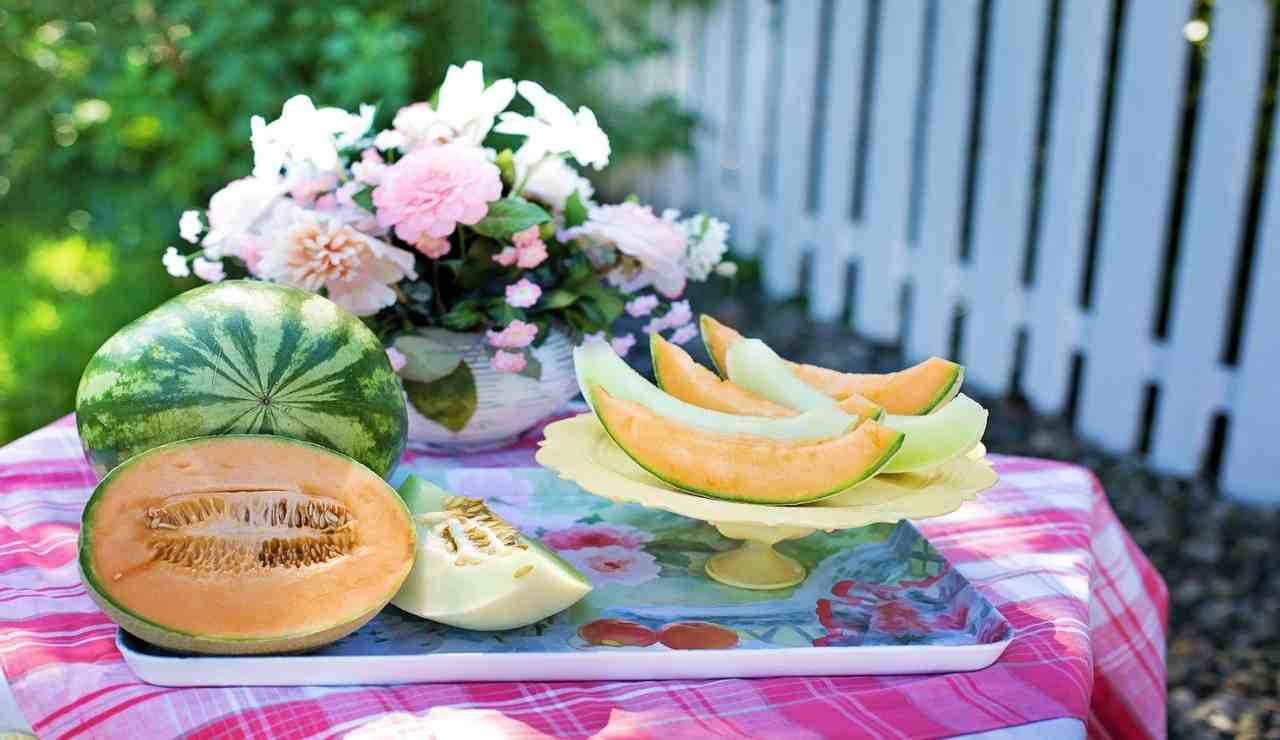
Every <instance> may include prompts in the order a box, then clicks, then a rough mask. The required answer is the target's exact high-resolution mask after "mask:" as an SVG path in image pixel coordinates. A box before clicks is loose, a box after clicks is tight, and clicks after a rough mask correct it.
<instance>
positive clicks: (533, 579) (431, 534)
mask: <svg viewBox="0 0 1280 740" xmlns="http://www.w3.org/2000/svg"><path fill="white" fill-rule="evenodd" d="M400 495H401V496H403V497H404V501H405V504H406V505H408V507H409V511H410V512H411V513H412V514H413V518H414V522H415V525H416V526H417V530H418V550H417V558H416V559H415V561H414V565H413V570H412V571H411V572H410V573H409V577H408V578H407V579H406V580H405V583H404V586H403V587H401V589H400V592H399V593H398V594H396V596H395V598H394V599H392V601H391V603H392V604H394V605H395V606H397V607H399V608H400V609H403V610H405V611H407V612H410V613H412V614H416V615H418V616H419V617H424V618H426V619H431V620H433V621H436V622H441V623H443V624H448V625H452V626H454V627H461V628H464V629H471V630H502V629H510V628H512V627H522V626H524V625H526V624H532V623H533V622H537V621H538V620H541V619H545V618H547V617H549V616H551V615H552V614H555V613H557V612H560V611H563V610H565V609H567V608H569V607H570V606H572V605H573V604H574V603H576V602H577V601H578V600H579V599H581V598H582V597H583V596H586V595H587V592H589V591H590V590H591V582H590V581H589V580H587V579H586V577H584V576H583V575H582V574H581V573H579V572H578V571H577V569H575V568H574V567H573V566H572V565H569V564H568V563H567V562H565V561H564V560H562V559H561V558H560V557H559V556H558V555H556V554H555V553H554V552H552V551H551V550H548V549H547V548H546V547H543V546H542V544H541V543H539V542H538V541H537V540H533V539H530V538H528V537H525V536H524V535H523V534H521V533H520V532H519V531H518V530H516V529H515V528H514V527H512V526H511V525H510V524H508V523H507V522H505V521H503V520H502V519H501V518H500V517H498V516H497V515H496V514H494V513H493V512H492V511H490V510H489V507H487V506H485V504H484V502H483V501H481V500H480V499H474V498H465V497H462V496H454V495H452V494H450V493H449V492H448V491H445V490H444V489H442V488H440V487H439V486H436V485H433V484H431V483H428V482H426V481H423V480H420V479H418V478H416V477H414V476H409V478H408V479H407V480H406V481H405V482H404V484H403V485H402V486H401V487H400Z"/></svg>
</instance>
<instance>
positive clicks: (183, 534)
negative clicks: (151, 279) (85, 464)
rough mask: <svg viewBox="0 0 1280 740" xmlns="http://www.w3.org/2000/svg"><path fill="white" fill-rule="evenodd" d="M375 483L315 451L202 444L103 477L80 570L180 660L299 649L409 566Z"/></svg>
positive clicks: (401, 517)
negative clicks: (201, 655)
mask: <svg viewBox="0 0 1280 740" xmlns="http://www.w3.org/2000/svg"><path fill="white" fill-rule="evenodd" d="M414 543H415V534H414V528H413V524H412V522H411V521H410V519H409V512H408V510H407V509H406V508H405V505H404V503H403V502H401V500H400V497H399V496H397V495H396V492H395V491H394V490H392V488H391V486H389V485H387V483H386V481H384V480H383V479H382V477H381V476H379V475H377V474H376V473H374V472H373V471H371V470H369V469H368V468H366V467H365V466H363V465H361V464H360V463H358V462H356V461H355V460H352V459H351V458H349V457H346V456H345V455H341V454H339V453H337V452H332V451H330V450H328V449H326V448H324V447H320V446H318V445H313V444H311V443H309V442H302V441H300V440H294V439H289V438H287V437H272V436H263V435H226V436H221V437H197V438H193V439H186V440H181V441H179V442H173V443H170V444H167V445H163V446H160V447H156V448H155V449H152V450H150V451H148V452H144V453H142V454H140V455H136V456H134V457H132V458H130V459H129V460H127V461H125V462H124V463H121V464H120V465H119V466H118V467H116V468H115V469H114V470H112V471H111V473H110V474H109V475H107V477H106V478H103V479H102V482H101V483H99V484H98V487H97V488H96V489H95V490H94V492H93V495H92V496H90V497H89V502H88V503H87V504H86V505H85V509H84V515H83V518H82V520H81V527H80V563H79V564H80V571H81V577H82V578H83V580H84V584H85V587H86V589H87V590H88V592H89V595H90V596H91V597H93V600H94V601H95V602H97V603H98V605H99V606H100V607H102V610H103V611H104V612H105V613H106V615H107V616H108V617H110V618H111V620H112V621H114V622H116V623H117V624H119V625H120V626H121V627H123V628H124V629H126V630H128V631H129V632H131V633H133V634H134V635H137V636H138V637H140V638H142V639H144V640H146V641H148V642H150V643H153V644H155V645H159V646H161V647H165V648H169V649H170V650H177V651H181V652H197V653H212V654H225V655H240V654H255V653H274V652H296V651H300V650H307V649H310V648H314V647H318V646H320V645H324V644H326V643H330V642H333V641H334V640H337V639H339V638H341V637H343V636H344V635H346V634H349V633H350V632H353V631H354V630H356V629H358V628H359V627H360V625H362V624H364V623H365V622H367V621H368V620H370V619H372V618H373V616H374V615H375V614H377V613H378V612H379V611H380V610H381V609H382V607H383V606H385V605H386V603H387V602H388V601H389V600H390V599H391V597H392V596H394V595H395V593H396V591H397V590H398V589H399V588H400V584H401V583H402V582H403V581H404V579H405V576H406V575H408V573H409V570H410V568H411V567H412V566H413V551H414Z"/></svg>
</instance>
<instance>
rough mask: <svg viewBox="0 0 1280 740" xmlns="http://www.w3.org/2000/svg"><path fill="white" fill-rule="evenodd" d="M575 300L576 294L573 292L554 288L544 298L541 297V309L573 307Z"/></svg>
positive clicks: (576, 298)
mask: <svg viewBox="0 0 1280 740" xmlns="http://www.w3.org/2000/svg"><path fill="white" fill-rule="evenodd" d="M576 300H578V294H577V293H575V292H573V291H572V290H566V289H564V288H556V289H555V290H552V291H549V292H548V293H547V294H546V295H545V296H543V298H542V308H547V309H557V308H564V307H565V306H571V305H573V302H574V301H576Z"/></svg>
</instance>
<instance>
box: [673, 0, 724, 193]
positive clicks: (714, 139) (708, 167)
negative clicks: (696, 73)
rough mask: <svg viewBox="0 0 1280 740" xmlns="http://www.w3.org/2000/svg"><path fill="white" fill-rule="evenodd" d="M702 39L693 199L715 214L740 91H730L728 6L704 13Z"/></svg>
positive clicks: (719, 4)
mask: <svg viewBox="0 0 1280 740" xmlns="http://www.w3.org/2000/svg"><path fill="white" fill-rule="evenodd" d="M702 36H703V41H702V43H703V45H704V49H703V55H702V59H701V60H700V62H699V67H701V70H700V74H701V75H702V109H701V112H702V115H703V126H702V128H701V129H700V130H699V132H698V138H697V143H696V146H697V148H696V150H695V153H696V156H697V162H698V189H697V192H696V194H695V198H694V199H693V203H696V204H697V206H698V207H699V208H701V209H702V210H705V211H707V212H709V213H719V212H720V209H721V208H722V207H723V204H726V203H727V202H728V200H729V199H728V198H725V197H723V193H724V179H725V178H724V159H725V156H724V147H725V140H726V135H725V130H726V128H727V127H728V126H729V120H728V119H729V110H730V103H731V101H732V99H733V97H735V96H736V95H738V94H740V92H741V91H737V90H733V89H732V84H731V83H732V74H731V73H732V71H733V65H732V61H733V59H732V58H733V49H732V48H731V47H730V42H731V41H732V38H733V12H732V8H731V7H730V4H729V3H717V4H716V5H715V6H714V7H712V8H711V9H710V10H709V11H707V20H706V25H705V28H704V32H703V34H702ZM693 203H690V202H685V201H680V202H676V203H673V204H672V205H674V206H676V207H677V208H681V209H688V208H690V207H691V206H692V205H693Z"/></svg>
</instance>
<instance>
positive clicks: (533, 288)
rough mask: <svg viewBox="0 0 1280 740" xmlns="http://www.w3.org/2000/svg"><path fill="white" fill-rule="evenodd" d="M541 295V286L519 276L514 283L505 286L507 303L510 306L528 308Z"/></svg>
mask: <svg viewBox="0 0 1280 740" xmlns="http://www.w3.org/2000/svg"><path fill="white" fill-rule="evenodd" d="M541 297H542V288H539V287H538V286H537V285H536V284H535V283H531V282H529V280H528V278H520V281H519V282H517V283H515V284H514V285H508V286H507V305H508V306H511V307H512V308H528V307H530V306H532V305H533V304H535V303H537V302H538V299H539V298H541Z"/></svg>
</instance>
